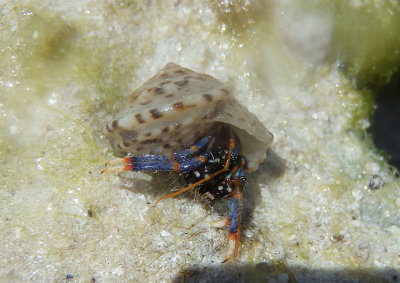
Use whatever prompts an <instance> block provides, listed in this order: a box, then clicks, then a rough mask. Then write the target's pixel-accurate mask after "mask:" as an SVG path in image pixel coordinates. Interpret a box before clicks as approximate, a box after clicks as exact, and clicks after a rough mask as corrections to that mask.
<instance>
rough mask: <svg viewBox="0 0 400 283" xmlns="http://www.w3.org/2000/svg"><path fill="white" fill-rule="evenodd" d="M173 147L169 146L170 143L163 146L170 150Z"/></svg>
mask: <svg viewBox="0 0 400 283" xmlns="http://www.w3.org/2000/svg"><path fill="white" fill-rule="evenodd" d="M170 147H171V146H170V145H169V143H166V144H164V145H163V148H170Z"/></svg>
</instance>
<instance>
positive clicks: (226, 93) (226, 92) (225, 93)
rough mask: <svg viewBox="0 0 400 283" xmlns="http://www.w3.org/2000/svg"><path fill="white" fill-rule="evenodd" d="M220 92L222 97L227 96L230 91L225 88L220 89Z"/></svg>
mask: <svg viewBox="0 0 400 283" xmlns="http://www.w3.org/2000/svg"><path fill="white" fill-rule="evenodd" d="M221 91H222V92H223V93H224V95H228V94H229V93H230V91H229V90H228V89H226V88H221Z"/></svg>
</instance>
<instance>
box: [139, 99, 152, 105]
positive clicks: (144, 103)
mask: <svg viewBox="0 0 400 283" xmlns="http://www.w3.org/2000/svg"><path fill="white" fill-rule="evenodd" d="M150 102H151V100H146V101H142V102H140V103H139V104H140V105H147V104H149V103H150Z"/></svg>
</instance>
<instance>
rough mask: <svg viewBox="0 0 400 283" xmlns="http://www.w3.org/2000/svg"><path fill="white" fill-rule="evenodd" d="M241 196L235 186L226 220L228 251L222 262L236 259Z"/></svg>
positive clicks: (239, 189)
mask: <svg viewBox="0 0 400 283" xmlns="http://www.w3.org/2000/svg"><path fill="white" fill-rule="evenodd" d="M242 197H243V193H242V192H241V188H239V187H237V188H236V190H235V192H234V193H233V195H232V198H231V199H230V200H229V214H228V219H227V221H226V225H227V226H229V247H228V249H229V251H228V255H227V256H226V258H225V260H224V261H223V263H224V262H227V261H228V260H230V259H231V258H232V257H233V260H234V261H236V258H237V255H238V251H239V241H240V216H241V210H242Z"/></svg>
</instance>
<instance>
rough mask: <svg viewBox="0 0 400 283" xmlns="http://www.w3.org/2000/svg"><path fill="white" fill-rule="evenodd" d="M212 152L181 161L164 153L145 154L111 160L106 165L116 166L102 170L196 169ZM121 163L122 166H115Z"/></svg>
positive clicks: (104, 171)
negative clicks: (172, 158)
mask: <svg viewBox="0 0 400 283" xmlns="http://www.w3.org/2000/svg"><path fill="white" fill-rule="evenodd" d="M210 155H211V153H210V152H209V151H206V152H204V153H202V154H200V155H198V156H195V157H193V158H190V159H186V160H182V161H181V162H177V161H173V160H170V159H169V157H166V156H162V155H143V156H133V157H125V158H117V159H113V160H110V161H109V162H108V163H106V165H109V164H111V165H114V167H107V168H104V169H103V170H102V171H101V172H102V173H108V172H114V173H118V172H123V171H176V172H181V173H186V172H190V171H192V170H195V169H196V168H198V167H199V166H200V165H202V164H203V163H205V162H207V160H208V159H209V157H210ZM115 165H120V166H115Z"/></svg>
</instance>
